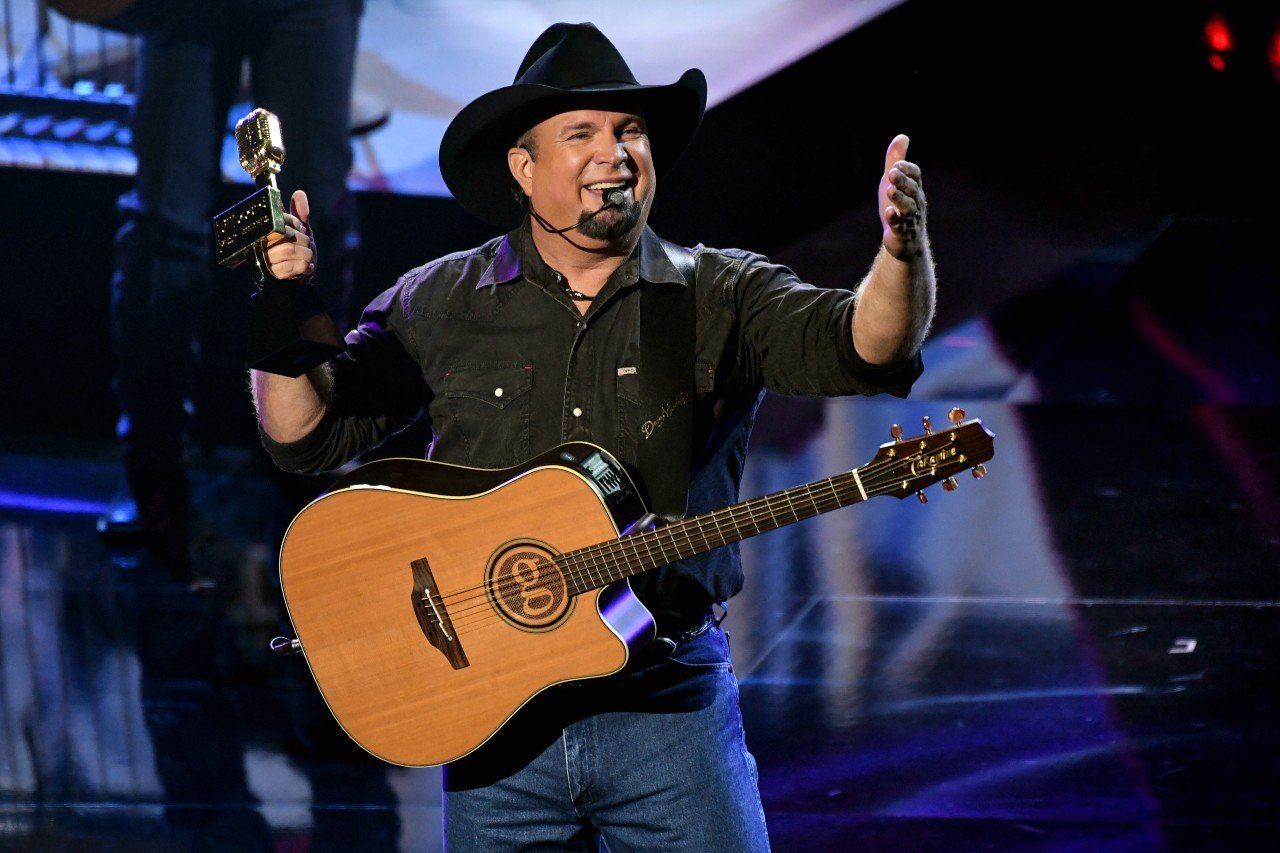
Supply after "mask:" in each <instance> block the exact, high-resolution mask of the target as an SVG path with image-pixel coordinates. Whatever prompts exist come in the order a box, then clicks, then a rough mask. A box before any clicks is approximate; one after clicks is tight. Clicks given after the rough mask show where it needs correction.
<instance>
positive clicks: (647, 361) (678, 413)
mask: <svg viewBox="0 0 1280 853" xmlns="http://www.w3.org/2000/svg"><path fill="white" fill-rule="evenodd" d="M662 248H663V249H665V250H666V253H667V257H668V258H669V259H670V260H671V263H672V264H673V265H674V266H675V268H676V269H677V270H679V272H680V276H681V277H682V278H683V279H684V280H685V286H683V287H682V286H680V285H678V284H667V283H659V284H654V283H646V284H645V285H644V290H643V292H642V293H641V295H640V365H641V371H640V404H641V409H640V411H641V412H642V413H643V415H644V418H645V423H644V425H643V428H642V429H641V432H640V447H639V449H638V453H637V462H638V463H639V466H640V474H641V476H642V478H643V479H644V483H645V486H646V487H647V488H648V492H649V509H650V510H651V511H652V512H654V513H656V514H657V515H659V516H661V517H662V518H665V519H667V520H668V521H672V520H675V519H678V518H683V517H684V514H685V509H686V507H687V505H688V501H689V466H690V464H691V462H692V446H691V445H692V442H693V407H694V404H695V402H696V401H697V394H696V391H695V389H694V385H693V373H694V371H693V353H694V347H693V337H694V309H695V305H696V294H695V287H694V256H693V252H691V251H689V250H688V249H686V248H684V247H682V246H677V245H675V244H673V243H668V242H667V241H666V240H663V241H662Z"/></svg>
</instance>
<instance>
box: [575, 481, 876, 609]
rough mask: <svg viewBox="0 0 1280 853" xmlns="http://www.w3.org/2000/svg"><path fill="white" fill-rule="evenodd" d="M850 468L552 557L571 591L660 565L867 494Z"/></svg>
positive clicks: (602, 584) (814, 514) (841, 504)
mask: <svg viewBox="0 0 1280 853" xmlns="http://www.w3.org/2000/svg"><path fill="white" fill-rule="evenodd" d="M858 471H859V469H856V468H855V469H854V470H852V471H849V472H847V473H845V474H837V475H836V476H834V477H829V478H827V479H825V480H818V481H816V482H813V483H806V484H805V485H803V486H796V487H794V488H790V489H784V490H783V491H780V492H773V493H771V494H768V495H763V496H761V497H758V498H753V499H751V500H749V501H744V502H743V503H739V504H734V505H733V506H729V507H725V508H724V509H719V510H716V511H714V512H707V513H703V514H702V515H695V516H693V517H691V518H685V519H681V520H680V521H678V522H675V523H674V524H670V525H667V526H666V527H659V528H657V529H656V530H650V531H646V532H644V533H636V534H632V535H631V536H625V537H623V538H621V539H618V540H616V541H610V542H605V543H601V544H599V545H592V546H591V547H589V548H581V549H579V550H577V551H569V552H568V553H565V554H561V555H560V556H559V557H558V558H557V559H556V563H557V564H559V565H560V567H561V568H562V569H563V570H564V571H565V574H566V576H567V577H568V578H569V591H570V594H571V595H578V594H580V593H583V592H587V591H588V590H592V589H599V588H600V587H603V586H607V585H608V584H611V583H614V582H615V581H619V580H622V579H623V578H627V577H631V576H632V575H636V574H639V573H640V572H645V571H648V570H649V569H654V568H657V567H658V566H665V565H667V564H669V563H674V562H675V561H677V560H682V559H684V558H686V557H692V556H694V555H695V554H701V553H703V552H705V551H710V550H711V549H713V548H719V547H721V546H722V545H728V544H729V543H731V542H739V541H741V540H743V539H747V538H748V537H751V536H756V535H758V534H760V533H767V532H769V531H770V530H776V529H777V528H779V527H783V526H785V525H787V524H792V523H794V522H797V521H802V520H804V519H806V518H813V517H814V516H816V515H820V514H822V513H824V512H830V511H831V510H833V509H839V508H840V507H844V506H849V505H850V504H855V503H858V502H859V501H863V500H866V499H867V496H868V495H867V492H866V490H865V488H864V486H863V483H862V481H861V479H860V475H859V473H858Z"/></svg>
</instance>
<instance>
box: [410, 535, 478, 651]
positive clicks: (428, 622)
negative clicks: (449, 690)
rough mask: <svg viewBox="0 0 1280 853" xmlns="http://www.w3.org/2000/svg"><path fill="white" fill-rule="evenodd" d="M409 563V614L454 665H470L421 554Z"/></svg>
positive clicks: (429, 639) (428, 566)
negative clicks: (410, 610) (410, 576)
mask: <svg viewBox="0 0 1280 853" xmlns="http://www.w3.org/2000/svg"><path fill="white" fill-rule="evenodd" d="M410 565H412V566H413V593H412V594H411V600H412V602H413V615H414V616H416V617H417V618H418V625H419V627H421V628H422V633H423V635H424V636H425V637H426V638H427V642H428V643H430V644H431V645H433V646H435V648H436V649H437V650H439V652H440V653H441V654H443V655H444V656H445V659H446V660H448V661H449V665H450V666H452V667H453V668H454V669H462V668H463V667H464V666H470V665H471V662H470V661H468V660H467V653H466V652H465V651H463V648H462V643H461V642H460V641H459V640H458V632H457V631H455V630H454V629H453V622H452V621H451V620H450V619H449V610H448V608H446V607H445V604H444V597H443V596H441V595H440V592H439V590H437V589H436V579H435V578H434V577H433V576H432V574H431V566H430V565H428V563H427V560H426V558H425V557H423V558H422V559H420V560H414V561H413V563H411V564H410Z"/></svg>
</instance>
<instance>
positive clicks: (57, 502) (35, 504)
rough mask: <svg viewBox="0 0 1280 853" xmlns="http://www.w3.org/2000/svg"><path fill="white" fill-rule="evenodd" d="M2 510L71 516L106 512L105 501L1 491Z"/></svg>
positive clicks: (0, 504) (0, 506)
mask: <svg viewBox="0 0 1280 853" xmlns="http://www.w3.org/2000/svg"><path fill="white" fill-rule="evenodd" d="M0 508H4V509H29V510H35V511H36V512H59V513H67V514H71V515H101V514H102V513H104V512H106V509H107V504H106V502H105V501H86V500H77V499H76V498H63V497H56V496H53V495H32V494H27V493H25V492H6V491H0Z"/></svg>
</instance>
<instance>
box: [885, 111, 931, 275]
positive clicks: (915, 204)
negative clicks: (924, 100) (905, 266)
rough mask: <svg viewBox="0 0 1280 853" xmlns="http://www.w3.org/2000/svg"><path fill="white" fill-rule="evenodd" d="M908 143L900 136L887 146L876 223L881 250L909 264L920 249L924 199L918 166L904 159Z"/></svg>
mask: <svg viewBox="0 0 1280 853" xmlns="http://www.w3.org/2000/svg"><path fill="white" fill-rule="evenodd" d="M910 143H911V140H910V139H909V138H908V137H907V135H906V134H903V133H900V134H898V135H897V136H895V137H894V138H893V141H892V142H890V143H889V150H888V151H886V152H885V155H884V175H883V176H882V177H881V178H880V194H879V209H880V224H881V229H882V231H883V234H884V236H883V240H882V242H883V243H884V247H885V250H886V251H887V252H888V253H889V254H890V255H892V256H893V257H895V258H897V259H898V260H900V261H910V260H911V259H913V258H914V257H915V256H916V255H917V254H918V253H919V252H920V251H921V249H922V248H923V247H924V241H925V221H924V220H925V200H924V186H923V184H922V179H921V175H920V167H919V166H917V165H916V164H915V163H912V162H910V161H909V160H907V159H906V157H907V146H908V145H909V144H910Z"/></svg>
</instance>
